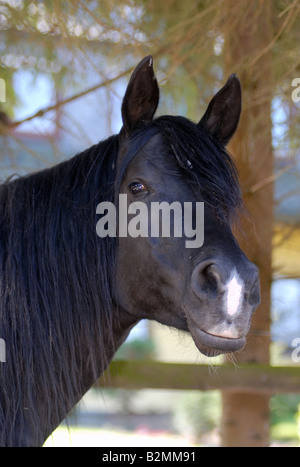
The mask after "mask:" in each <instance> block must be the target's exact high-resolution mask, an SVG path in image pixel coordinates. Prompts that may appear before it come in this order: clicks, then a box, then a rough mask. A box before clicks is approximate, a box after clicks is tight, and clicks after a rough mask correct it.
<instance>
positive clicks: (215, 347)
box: [190, 327, 246, 357]
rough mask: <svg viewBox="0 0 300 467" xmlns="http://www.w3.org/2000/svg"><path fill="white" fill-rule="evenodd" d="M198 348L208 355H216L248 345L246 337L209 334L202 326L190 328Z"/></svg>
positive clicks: (235, 350)
mask: <svg viewBox="0 0 300 467" xmlns="http://www.w3.org/2000/svg"><path fill="white" fill-rule="evenodd" d="M190 333H191V335H192V337H193V339H194V342H195V344H196V346H197V348H198V349H199V350H200V352H201V353H203V354H204V355H206V356H207V357H215V356H218V355H221V354H225V353H230V352H237V351H238V350H241V349H242V348H243V347H244V346H245V345H246V337H239V338H229V337H221V336H217V335H214V334H209V333H208V332H206V331H203V330H202V329H200V328H197V327H194V328H193V329H192V330H191V329H190Z"/></svg>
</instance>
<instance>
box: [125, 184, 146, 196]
mask: <svg viewBox="0 0 300 467" xmlns="http://www.w3.org/2000/svg"><path fill="white" fill-rule="evenodd" d="M129 189H130V191H131V193H133V194H134V195H136V194H137V193H142V192H144V193H146V192H147V191H148V190H147V188H146V186H145V185H144V184H143V183H141V182H132V183H130V184H129Z"/></svg>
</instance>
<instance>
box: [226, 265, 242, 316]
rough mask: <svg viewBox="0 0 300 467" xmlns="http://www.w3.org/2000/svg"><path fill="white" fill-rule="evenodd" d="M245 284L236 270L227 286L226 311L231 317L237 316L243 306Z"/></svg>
mask: <svg viewBox="0 0 300 467" xmlns="http://www.w3.org/2000/svg"><path fill="white" fill-rule="evenodd" d="M243 294H244V282H243V281H242V279H241V278H240V276H239V275H238V272H237V271H236V270H235V269H234V271H233V273H232V275H231V278H230V279H229V281H228V282H227V285H226V294H225V310H226V313H227V314H228V315H229V316H233V315H235V314H237V313H238V312H239V311H240V310H241V306H242V304H243Z"/></svg>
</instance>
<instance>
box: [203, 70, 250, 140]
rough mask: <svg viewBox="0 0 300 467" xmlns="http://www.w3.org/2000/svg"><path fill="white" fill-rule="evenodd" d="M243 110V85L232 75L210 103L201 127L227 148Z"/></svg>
mask: <svg viewBox="0 0 300 467" xmlns="http://www.w3.org/2000/svg"><path fill="white" fill-rule="evenodd" d="M241 109H242V90H241V84H240V81H239V79H238V78H237V77H236V75H235V74H232V75H230V76H229V79H228V81H227V83H226V84H225V86H224V87H223V88H222V89H220V91H219V92H217V94H216V95H215V96H214V97H213V99H212V100H211V102H210V103H209V105H208V107H207V110H206V112H205V114H204V115H203V117H202V119H201V120H200V122H199V125H202V126H203V127H204V128H205V129H206V130H207V131H208V132H209V133H210V134H211V135H212V136H214V137H215V138H216V139H217V140H218V141H219V143H221V144H222V145H223V146H226V144H227V143H228V142H229V140H230V139H231V137H232V136H233V134H234V132H235V130H236V128H237V126H238V123H239V119H240V114H241Z"/></svg>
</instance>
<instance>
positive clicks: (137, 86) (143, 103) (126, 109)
mask: <svg viewBox="0 0 300 467" xmlns="http://www.w3.org/2000/svg"><path fill="white" fill-rule="evenodd" d="M158 101H159V88H158V84H157V80H156V77H155V74H154V70H153V58H152V57H151V55H149V56H148V57H145V58H144V59H143V60H142V61H141V62H140V63H139V64H138V66H137V67H136V69H135V70H134V72H133V73H132V75H131V78H130V81H129V83H128V86H127V89H126V92H125V96H124V99H123V103H122V119H123V125H124V129H125V131H126V133H127V134H129V133H130V132H131V131H132V130H133V129H134V127H135V126H136V125H137V124H138V123H140V122H151V120H152V118H153V116H154V114H155V111H156V109H157V106H158Z"/></svg>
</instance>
